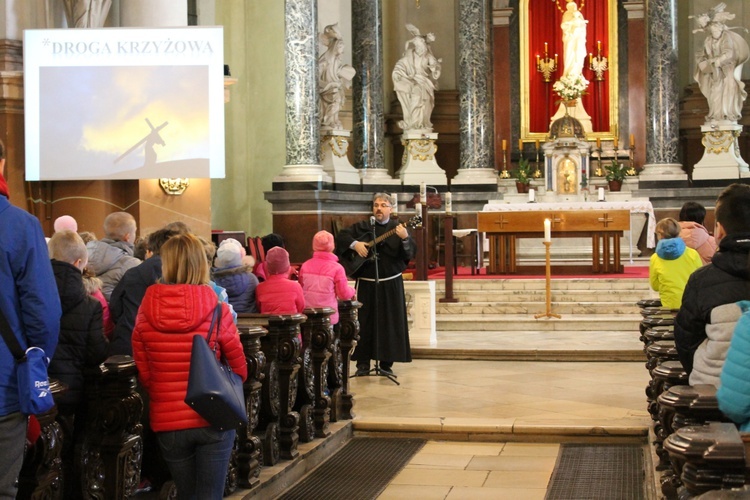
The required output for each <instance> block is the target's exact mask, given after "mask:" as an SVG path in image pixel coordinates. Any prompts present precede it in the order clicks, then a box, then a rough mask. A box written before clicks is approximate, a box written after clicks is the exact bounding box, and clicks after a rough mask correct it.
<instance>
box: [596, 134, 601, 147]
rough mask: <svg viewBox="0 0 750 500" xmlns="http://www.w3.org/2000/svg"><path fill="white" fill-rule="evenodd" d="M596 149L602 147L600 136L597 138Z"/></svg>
mask: <svg viewBox="0 0 750 500" xmlns="http://www.w3.org/2000/svg"><path fill="white" fill-rule="evenodd" d="M596 149H602V140H601V139H600V138H599V137H597V138H596Z"/></svg>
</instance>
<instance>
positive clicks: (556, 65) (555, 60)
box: [555, 54, 557, 66]
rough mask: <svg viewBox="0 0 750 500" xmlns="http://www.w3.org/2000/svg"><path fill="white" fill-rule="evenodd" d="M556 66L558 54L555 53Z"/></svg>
mask: <svg viewBox="0 0 750 500" xmlns="http://www.w3.org/2000/svg"><path fill="white" fill-rule="evenodd" d="M555 66H557V54H555Z"/></svg>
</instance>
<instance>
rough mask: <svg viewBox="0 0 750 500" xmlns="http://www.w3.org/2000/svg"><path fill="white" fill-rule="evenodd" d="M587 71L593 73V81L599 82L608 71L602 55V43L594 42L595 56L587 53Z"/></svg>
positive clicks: (607, 65)
mask: <svg viewBox="0 0 750 500" xmlns="http://www.w3.org/2000/svg"><path fill="white" fill-rule="evenodd" d="M589 69H590V70H591V71H593V72H594V75H595V76H594V80H596V81H597V82H601V81H602V80H604V72H605V71H607V70H608V69H609V63H608V61H607V58H606V57H605V56H603V55H602V42H601V41H597V42H596V56H594V54H592V53H589Z"/></svg>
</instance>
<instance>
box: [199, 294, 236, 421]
mask: <svg viewBox="0 0 750 500" xmlns="http://www.w3.org/2000/svg"><path fill="white" fill-rule="evenodd" d="M220 318H221V303H219V304H217V306H216V309H214V314H213V317H212V318H211V325H210V326H209V328H208V335H207V336H206V338H203V336H202V335H201V334H197V335H194V336H193V347H192V351H191V355H190V372H189V375H188V386H187V393H186V394H185V403H187V404H188V405H190V407H191V408H192V409H193V410H195V412H196V413H198V415H200V416H201V417H203V418H204V419H206V420H207V421H208V423H209V424H211V427H213V428H214V429H217V430H220V431H225V430H228V429H236V428H238V427H240V426H243V425H247V410H246V409H245V393H244V392H243V389H242V378H241V377H240V376H239V375H237V374H236V373H234V372H233V371H232V369H231V368H230V367H229V365H228V364H227V362H226V359H224V357H223V356H222V357H221V359H220V360H219V359H217V357H216V347H217V345H218V337H219V333H218V332H219V324H220V323H221V319H220ZM214 325H215V328H214ZM214 330H215V331H216V339H215V341H214V344H213V348H211V347H210V345H211V336H212V335H213V333H214Z"/></svg>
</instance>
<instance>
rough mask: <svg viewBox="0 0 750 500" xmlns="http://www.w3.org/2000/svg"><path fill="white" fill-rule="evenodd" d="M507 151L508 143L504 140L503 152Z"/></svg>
mask: <svg viewBox="0 0 750 500" xmlns="http://www.w3.org/2000/svg"><path fill="white" fill-rule="evenodd" d="M506 149H508V141H506V140H505V139H503V151H505V150H506Z"/></svg>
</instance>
